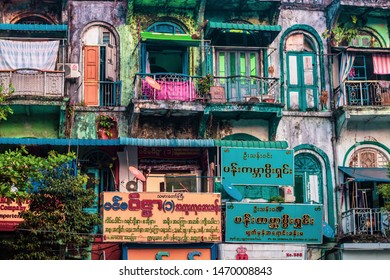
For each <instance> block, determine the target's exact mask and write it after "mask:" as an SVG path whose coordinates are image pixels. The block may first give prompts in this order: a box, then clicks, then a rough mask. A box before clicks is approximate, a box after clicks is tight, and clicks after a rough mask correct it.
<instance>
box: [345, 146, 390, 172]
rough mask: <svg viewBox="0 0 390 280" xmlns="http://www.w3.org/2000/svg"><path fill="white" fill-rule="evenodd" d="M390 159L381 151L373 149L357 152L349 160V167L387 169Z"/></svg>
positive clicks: (361, 149) (368, 148)
mask: <svg viewBox="0 0 390 280" xmlns="http://www.w3.org/2000/svg"><path fill="white" fill-rule="evenodd" d="M388 162H389V159H388V157H387V156H386V155H385V154H384V153H383V152H381V151H379V150H378V149H375V148H371V147H365V148H360V149H358V150H356V151H355V152H354V153H353V154H352V155H351V158H350V160H349V167H364V168H373V167H386V166H387V163H388Z"/></svg>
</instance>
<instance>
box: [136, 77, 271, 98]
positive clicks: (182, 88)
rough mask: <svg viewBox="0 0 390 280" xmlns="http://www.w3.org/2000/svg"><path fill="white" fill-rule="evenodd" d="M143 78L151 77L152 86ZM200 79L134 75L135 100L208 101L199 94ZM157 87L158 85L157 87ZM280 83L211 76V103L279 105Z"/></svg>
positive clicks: (256, 78)
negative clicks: (266, 103) (276, 103)
mask: <svg viewBox="0 0 390 280" xmlns="http://www.w3.org/2000/svg"><path fill="white" fill-rule="evenodd" d="M146 77H150V78H152V79H153V80H152V83H150V81H149V83H148V82H147V80H146V79H145V78H146ZM202 78H203V77H200V76H188V75H182V74H168V73H161V74H137V76H136V89H135V92H136V98H137V99H145V100H153V101H155V100H169V101H197V100H204V99H207V98H208V96H207V94H206V95H205V94H204V93H201V92H200V87H199V84H200V81H201V79H202ZM156 85H157V86H156ZM278 98H279V80H278V79H276V78H265V77H255V76H250V77H247V76H230V77H213V78H212V82H211V91H210V102H219V103H221V102H222V103H223V102H268V103H275V102H278Z"/></svg>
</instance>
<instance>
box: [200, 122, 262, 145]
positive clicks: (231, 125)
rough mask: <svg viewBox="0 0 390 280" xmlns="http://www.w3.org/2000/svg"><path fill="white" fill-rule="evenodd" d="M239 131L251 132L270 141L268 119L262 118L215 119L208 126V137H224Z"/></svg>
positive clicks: (252, 134) (250, 133)
mask: <svg viewBox="0 0 390 280" xmlns="http://www.w3.org/2000/svg"><path fill="white" fill-rule="evenodd" d="M237 133H244V134H249V135H251V136H254V137H256V138H258V139H260V140H261V141H268V140H269V139H268V121H267V120H261V119H258V120H254V119H241V120H215V121H213V123H212V126H211V127H209V128H208V130H207V135H206V138H214V139H223V138H224V137H226V136H229V135H232V134H237Z"/></svg>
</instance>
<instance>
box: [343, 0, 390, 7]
mask: <svg viewBox="0 0 390 280" xmlns="http://www.w3.org/2000/svg"><path fill="white" fill-rule="evenodd" d="M340 4H341V5H350V6H365V7H378V8H379V7H380V8H386V7H390V3H389V0H341V1H340Z"/></svg>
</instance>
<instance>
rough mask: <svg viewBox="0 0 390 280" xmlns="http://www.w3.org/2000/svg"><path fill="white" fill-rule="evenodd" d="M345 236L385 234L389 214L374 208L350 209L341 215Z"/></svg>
mask: <svg viewBox="0 0 390 280" xmlns="http://www.w3.org/2000/svg"><path fill="white" fill-rule="evenodd" d="M341 217H342V227H343V233H344V234H346V235H357V234H369V235H373V234H374V233H385V231H386V230H388V229H389V228H388V227H389V213H387V212H383V211H381V209H376V208H352V209H350V210H348V211H346V212H344V213H342V214H341Z"/></svg>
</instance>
